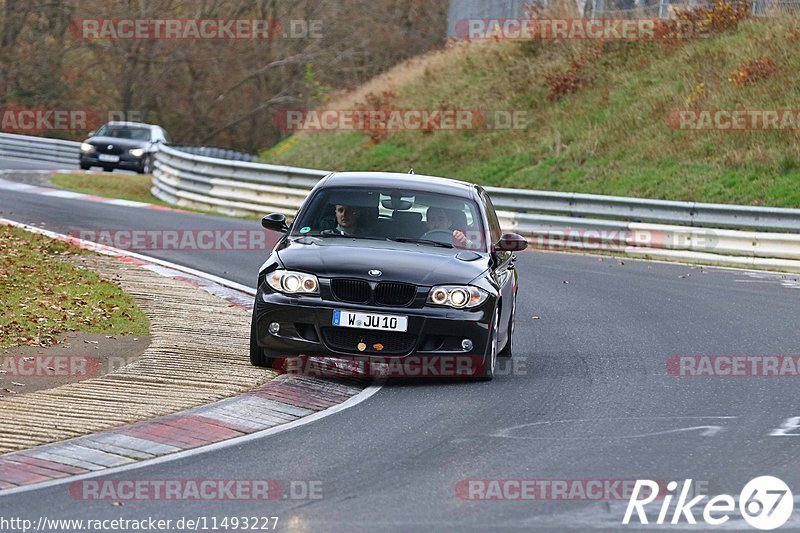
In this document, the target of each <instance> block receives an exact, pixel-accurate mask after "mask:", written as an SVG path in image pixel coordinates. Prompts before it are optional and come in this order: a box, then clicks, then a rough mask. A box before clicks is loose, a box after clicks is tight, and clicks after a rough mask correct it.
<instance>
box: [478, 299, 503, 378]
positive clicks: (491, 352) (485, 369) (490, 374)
mask: <svg viewBox="0 0 800 533" xmlns="http://www.w3.org/2000/svg"><path fill="white" fill-rule="evenodd" d="M499 308H500V305H499V302H498V305H497V307H496V308H495V310H494V319H493V320H492V334H491V337H490V338H489V346H488V347H487V350H486V356H485V357H484V359H483V366H482V368H481V372H480V374H478V376H477V379H478V381H491V380H492V378H494V371H495V367H496V366H497V328H498V322H499V318H500V313H499Z"/></svg>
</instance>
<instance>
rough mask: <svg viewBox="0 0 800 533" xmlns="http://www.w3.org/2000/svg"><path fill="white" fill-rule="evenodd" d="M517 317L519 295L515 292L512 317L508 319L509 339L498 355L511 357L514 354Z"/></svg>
mask: <svg viewBox="0 0 800 533" xmlns="http://www.w3.org/2000/svg"><path fill="white" fill-rule="evenodd" d="M516 318H517V295H516V294H514V303H513V304H511V318H510V319H509V320H508V340H507V341H506V345H505V346H503V349H502V350H500V351H499V352H498V354H497V355H498V357H505V358H506V359H510V358H511V357H512V356H513V355H514V346H513V341H512V339H513V338H514V323H515V322H516Z"/></svg>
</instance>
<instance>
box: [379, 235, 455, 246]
mask: <svg viewBox="0 0 800 533" xmlns="http://www.w3.org/2000/svg"><path fill="white" fill-rule="evenodd" d="M389 240H390V241H395V242H413V243H419V244H432V245H433V246H440V247H442V248H453V245H452V244H450V243H449V242H442V241H433V240H431V239H411V238H407V237H397V238H394V239H389Z"/></svg>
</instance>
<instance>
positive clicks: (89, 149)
mask: <svg viewBox="0 0 800 533" xmlns="http://www.w3.org/2000/svg"><path fill="white" fill-rule="evenodd" d="M73 146H74V145H73ZM81 152H85V153H87V154H88V153H91V152H94V146H92V145H91V144H89V143H81Z"/></svg>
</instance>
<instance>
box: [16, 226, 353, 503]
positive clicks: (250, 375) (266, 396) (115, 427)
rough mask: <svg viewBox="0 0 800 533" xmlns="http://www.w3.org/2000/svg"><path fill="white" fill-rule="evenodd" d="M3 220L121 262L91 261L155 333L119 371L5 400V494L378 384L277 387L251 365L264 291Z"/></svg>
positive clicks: (259, 427) (262, 424)
mask: <svg viewBox="0 0 800 533" xmlns="http://www.w3.org/2000/svg"><path fill="white" fill-rule="evenodd" d="M0 224H6V225H13V226H17V227H23V228H26V229H30V230H33V231H35V232H37V233H41V234H45V235H48V236H51V237H55V238H60V239H61V240H64V241H68V242H72V243H74V244H77V245H79V246H81V247H84V248H87V249H92V250H95V251H99V252H101V253H104V254H106V255H107V256H113V257H103V256H98V257H90V258H81V261H82V262H83V263H84V266H86V267H88V268H90V269H91V270H93V271H95V272H97V273H98V274H100V275H101V277H104V278H106V279H112V280H113V281H115V282H117V283H119V284H120V285H121V286H122V288H123V289H124V290H126V291H127V292H129V293H130V294H132V295H133V297H134V299H135V300H136V301H137V304H139V305H140V306H141V307H142V308H143V310H144V311H145V314H147V315H148V317H149V318H150V320H151V323H152V331H153V341H152V344H151V346H150V347H149V348H148V349H147V350H146V351H145V354H144V355H143V356H142V357H141V358H140V359H139V360H138V361H136V362H134V363H131V364H129V365H126V366H124V367H123V368H121V369H120V370H118V371H116V372H113V373H110V374H106V375H104V376H101V377H98V378H93V379H87V380H85V381H82V382H79V383H75V384H70V385H64V386H61V387H57V388H54V389H49V390H43V391H37V392H33V393H30V394H26V395H22V396H19V397H16V398H11V399H4V400H3V401H2V406H3V414H4V416H3V417H2V419H0V453H5V455H2V456H0V490H2V489H14V488H19V487H22V486H27V485H30V484H33V483H41V482H47V481H52V480H55V479H59V478H63V477H65V476H70V475H80V474H86V473H88V472H95V471H100V470H103V469H106V468H115V467H119V466H123V465H128V464H131V463H134V462H136V461H140V460H152V459H153V458H156V457H160V456H164V455H166V454H173V453H179V452H182V451H185V450H190V449H194V448H198V447H202V446H207V445H209V444H213V443H220V442H222V441H224V440H226V439H232V438H237V437H242V436H245V435H250V434H253V433H256V432H260V431H264V430H267V429H270V428H274V427H276V426H279V425H283V424H289V423H292V422H296V421H299V420H301V419H303V418H304V417H308V416H311V415H313V414H314V413H318V412H321V411H325V410H328V409H331V408H333V407H334V406H338V405H341V404H342V403H344V402H347V401H348V400H350V399H351V398H353V397H354V396H356V395H358V394H359V393H361V392H362V391H363V389H364V388H365V387H367V383H366V382H364V381H359V380H348V379H330V380H327V379H316V378H310V377H302V376H288V375H281V376H278V377H277V378H275V379H271V380H270V378H273V377H274V376H275V373H274V372H273V371H271V370H265V369H259V368H256V367H252V366H251V365H250V364H249V361H248V359H247V342H248V336H249V318H250V317H249V309H250V308H251V305H252V295H251V294H252V293H253V292H254V291H251V290H248V291H247V292H248V293H250V294H243V291H242V290H241V288H240V287H237V284H235V283H232V282H228V283H227V285H228V286H224V285H220V284H219V283H217V281H216V280H215V279H214V277H213V276H208V275H203V276H202V277H200V276H196V275H194V274H193V271H191V269H186V268H184V267H180V266H178V265H171V264H169V263H166V262H163V261H158V263H160V264H156V263H154V262H150V261H148V260H147V258H144V257H143V256H138V255H137V256H136V257H129V255H136V254H127V253H126V252H123V251H121V250H114V249H112V248H108V247H104V246H102V245H96V244H94V243H88V242H83V241H78V240H77V239H74V238H70V237H67V236H63V235H58V234H53V233H52V232H49V231H46V230H41V229H38V228H30V227H29V226H26V225H24V224H19V223H15V222H13V221H9V220H4V219H0ZM198 274H199V273H198ZM232 287H233V288H232ZM154 288H157V290H154ZM265 380H269V381H267V383H264V381H265ZM259 384H260V385H259ZM253 387H255V388H253ZM237 394H239V395H240V396H235V397H231V396H233V395H237ZM187 409H188V410H187ZM174 413H177V414H174ZM126 424H128V425H126ZM65 439H68V440H65ZM57 441H62V442H57ZM37 446H38V447H37ZM9 452H10V453H9Z"/></svg>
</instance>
